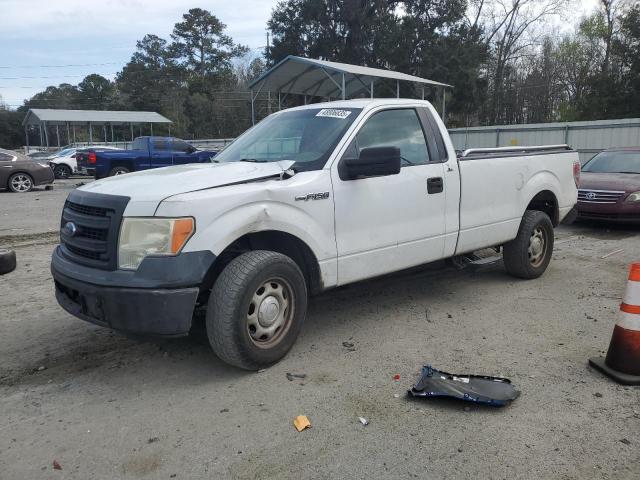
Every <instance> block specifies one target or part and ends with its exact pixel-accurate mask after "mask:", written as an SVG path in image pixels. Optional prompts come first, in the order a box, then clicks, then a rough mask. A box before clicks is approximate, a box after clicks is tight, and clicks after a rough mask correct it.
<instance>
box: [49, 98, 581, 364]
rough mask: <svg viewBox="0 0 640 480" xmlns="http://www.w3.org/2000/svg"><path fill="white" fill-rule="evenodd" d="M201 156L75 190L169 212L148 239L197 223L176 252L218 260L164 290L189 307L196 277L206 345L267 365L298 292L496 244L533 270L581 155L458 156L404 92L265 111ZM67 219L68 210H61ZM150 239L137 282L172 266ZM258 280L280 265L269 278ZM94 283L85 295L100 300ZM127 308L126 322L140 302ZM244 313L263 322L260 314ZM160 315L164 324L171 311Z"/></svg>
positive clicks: (540, 267) (528, 273) (531, 274)
mask: <svg viewBox="0 0 640 480" xmlns="http://www.w3.org/2000/svg"><path fill="white" fill-rule="evenodd" d="M309 125H310V127H308V129H307V130H305V128H307V126H309ZM303 143H304V145H303ZM257 145H259V146H260V148H258V146H257ZM400 147H402V148H400ZM287 152H290V153H287ZM289 155H290V157H289ZM245 156H246V157H247V158H243V157H245ZM251 157H255V158H251ZM309 159H311V160H309ZM213 162H214V163H211V164H196V165H182V166H175V167H167V168H160V169H156V170H148V171H144V172H139V173H132V174H128V175H123V176H118V177H113V178H107V179H104V180H100V181H96V182H94V183H92V184H89V185H86V186H84V187H81V189H79V190H80V191H81V192H79V193H80V194H79V195H77V196H76V197H77V201H85V200H83V198H84V197H82V192H86V193H87V194H89V193H97V194H106V195H109V196H117V197H108V198H111V199H113V198H115V199H125V200H126V202H127V203H126V207H125V206H123V207H122V208H123V209H124V213H123V217H124V219H125V222H126V219H127V218H132V217H156V218H166V219H170V220H156V221H155V222H156V223H155V224H153V222H151V221H149V222H147V223H148V226H146V227H144V228H148V229H149V230H148V231H150V232H154V233H153V234H152V235H151V236H153V235H166V233H161V232H167V230H166V221H171V222H174V221H177V220H176V219H181V218H184V217H191V218H193V219H194V222H193V225H194V226H195V229H194V230H193V229H192V230H191V231H190V233H189V235H190V237H188V241H187V242H186V244H183V245H184V246H183V247H182V249H181V250H179V251H178V254H177V255H175V252H173V253H174V257H175V256H180V255H182V254H189V253H192V254H196V256H197V258H205V257H202V256H201V255H202V254H204V255H205V256H207V255H208V256H209V257H211V258H213V259H214V260H212V261H213V262H214V263H213V265H212V267H211V269H209V272H214V273H215V275H214V278H213V279H212V278H211V276H210V275H207V276H205V277H204V278H203V279H202V284H201V285H197V286H196V287H197V288H196V287H194V285H193V284H190V285H185V286H184V287H185V288H186V287H188V288H186V289H185V290H180V291H167V292H166V295H170V294H175V295H183V294H184V295H183V296H182V297H180V298H181V299H182V302H183V304H185V305H186V307H185V308H186V309H187V310H188V308H189V307H190V305H191V304H189V303H188V298H194V297H193V295H195V294H194V293H193V290H194V288H196V290H197V292H196V293H197V295H198V297H197V302H204V303H199V304H200V305H202V306H205V305H208V306H207V308H208V311H207V320H206V321H207V331H208V332H209V339H210V342H211V344H212V347H213V348H214V350H215V351H216V353H218V355H219V356H221V358H223V359H224V360H226V361H228V362H229V363H232V364H234V365H238V366H241V367H243V368H250V369H252V368H256V367H260V366H264V365H268V364H271V363H273V362H274V361H277V360H278V359H279V358H281V357H282V356H283V355H284V354H285V353H286V351H287V350H288V348H290V346H291V345H292V344H293V341H294V340H295V336H296V335H297V332H298V331H299V328H300V325H301V322H302V319H303V318H304V314H305V311H306V292H307V291H315V292H317V291H319V290H322V289H327V288H332V287H335V286H339V285H344V284H348V283H351V282H355V281H358V280H363V279H367V278H372V277H375V276H378V275H383V274H387V273H390V272H395V271H400V270H403V269H406V268H409V267H414V266H417V265H421V264H425V263H428V262H432V261H435V260H439V259H445V258H449V257H453V256H457V255H461V254H465V253H468V252H472V251H474V250H479V249H482V248H487V247H500V246H504V260H505V266H506V267H507V270H508V271H509V272H510V273H512V274H514V275H516V276H519V277H522V278H535V277H537V276H539V275H541V274H542V273H543V272H544V270H545V269H546V267H547V265H548V262H549V261H550V259H551V253H552V250H553V225H556V224H557V223H559V222H560V221H561V220H562V219H563V218H564V217H565V216H566V215H567V213H568V212H569V211H570V210H571V209H572V208H573V206H574V205H575V203H576V201H577V186H576V184H577V180H578V179H577V176H578V175H579V162H578V154H577V153H576V152H574V151H572V150H570V149H569V148H568V147H566V146H554V147H542V148H527V147H516V148H514V149H508V148H507V149H495V150H489V151H467V152H465V153H464V154H463V155H461V156H460V157H458V156H457V155H456V152H455V151H454V148H453V145H452V143H451V140H450V138H449V136H448V133H447V130H446V128H445V126H444V124H443V123H442V121H441V120H440V118H439V117H438V115H437V113H436V111H435V109H434V108H433V107H432V106H431V105H430V104H429V103H428V102H426V101H419V100H406V99H374V100H351V101H342V102H332V103H323V104H312V105H306V106H302V107H297V108H294V109H289V110H284V111H281V112H277V113H274V114H273V115H271V116H270V117H268V119H267V120H265V121H264V123H262V122H261V123H260V124H258V125H256V126H255V127H254V128H252V129H250V130H249V131H247V132H246V133H245V134H243V135H242V136H240V137H239V138H238V139H236V140H235V141H234V142H233V143H232V144H231V145H230V146H228V147H227V148H226V149H225V150H223V151H222V152H221V153H220V154H219V155H217V156H216V157H215V158H214V159H213ZM359 172H360V173H359ZM74 198H75V197H74ZM99 198H105V201H108V200H107V197H100V196H96V197H93V199H91V198H87V199H86V201H88V202H90V206H94V205H96V204H95V202H98V206H99V202H100V200H99ZM110 201H112V202H113V200H110ZM77 208H80V209H81V208H82V205H80V206H79V207H77ZM74 215H76V214H74V212H68V216H69V218H75V217H74ZM63 218H64V217H63ZM79 218H80V217H79ZM137 222H138V223H140V222H141V221H137ZM162 222H165V223H162ZM130 223H134V222H133V221H131V222H130ZM142 223H144V222H142ZM154 225H155V226H154ZM163 225H164V226H163ZM67 227H68V228H67ZM73 227H74V225H67V226H65V228H67V231H66V233H65V235H73V233H74V228H73ZM154 228H155V229H156V230H154ZM162 228H165V230H161V229H162ZM172 228H173V227H172ZM181 228H185V227H184V225H183V227H181ZM274 233H275V234H276V235H275V236H274ZM171 235H173V234H172V233H171ZM256 235H258V236H256ZM142 237H144V236H142ZM67 238H69V237H67ZM127 238H128V240H127V242H128V243H127V249H128V250H126V251H127V252H131V251H137V250H136V248H138V247H136V244H135V242H136V241H137V240H135V238H136V237H135V235H129V237H127ZM157 238H159V237H153V238H151V239H146V238H140V239H139V241H140V245H141V246H140V248H146V247H145V245H146V243H145V242H147V241H151V242H152V244H153V245H154V246H153V249H150V250H148V251H149V252H151V253H149V254H148V257H155V258H149V260H153V261H150V262H149V264H151V263H153V270H149V269H145V268H143V267H144V265H145V261H146V260H144V256H143V257H141V258H143V260H142V263H139V265H140V270H142V271H143V272H144V274H145V275H151V273H153V275H152V276H151V280H148V278H147V277H146V276H145V282H146V283H145V285H148V287H147V288H149V289H152V288H153V282H154V281H155V280H154V279H155V278H156V276H154V275H160V276H161V273H160V272H162V268H169V267H163V263H162V262H164V261H165V260H162V258H163V257H161V256H158V255H157V254H155V253H154V252H158V249H164V250H163V254H164V255H167V249H168V248H169V247H168V246H166V243H165V244H164V246H163V245H162V242H160V243H158V240H157ZM171 238H173V236H172V237H171ZM172 241H173V240H172ZM254 241H255V242H256V246H254V245H253V244H252V242H254ZM132 242H133V243H132ZM154 242H155V243H154ZM291 242H293V243H291ZM181 245H182V244H181ZM265 246H266V248H265ZM62 247H64V245H62V246H61V248H62ZM72 247H73V245H72ZM150 248H151V247H150ZM288 248H290V249H291V251H289V250H287V249H288ZM307 248H308V250H309V251H310V252H311V254H312V257H313V258H309V255H307ZM256 250H258V251H256ZM265 250H268V251H265ZM145 251H146V250H145ZM171 253H172V252H169V256H171ZM211 254H212V255H211ZM56 255H57V256H56ZM64 255H65V251H64V249H62V250H58V251H57V252H56V253H55V254H54V267H55V268H54V269H53V271H54V276H55V275H56V274H57V275H58V277H57V278H56V280H57V281H58V283H59V284H60V285H62V287H64V282H65V281H66V282H69V283H70V285H72V286H69V287H64V288H67V290H64V291H63V292H62V293H61V294H60V295H61V298H67V297H65V295H67V293H65V292H67V291H71V292H72V297H73V298H76V297H78V296H79V295H80V296H81V295H83V293H82V292H79V293H77V294H76V293H73V292H75V291H76V290H75V289H77V288H80V287H78V285H79V284H78V283H73V278H71V279H68V278H67V276H69V275H75V274H76V270H75V267H74V266H73V263H72V261H73V258H72V257H73V256H72V255H71V254H67V257H69V258H67V259H65V258H64ZM198 255H200V256H198ZM193 258H195V257H193ZM278 259H279V260H278ZM203 261H204V260H203ZM56 262H57V263H56ZM233 262H236V263H235V264H234V265H235V266H234V267H233V271H232V269H231V267H230V265H231V264H232V263H233ZM292 262H293V266H292ZM56 265H58V266H57V267H56ZM166 265H169V263H166ZM296 265H297V266H296ZM296 268H299V271H297V270H296ZM56 269H57V270H56ZM58 270H62V271H58ZM79 272H80V273H81V274H82V275H84V276H83V278H85V279H86V278H90V276H91V270H90V269H87V268H84V267H83V269H81V270H79ZM150 272H151V273H150ZM274 272H278V273H274ZM122 273H123V272H105V271H101V272H100V273H99V274H97V276H99V277H100V278H101V279H102V280H101V281H103V282H105V283H108V284H109V285H112V284H113V283H114V282H119V281H121V280H120V279H122V281H125V280H126V281H127V282H129V281H130V280H129V279H130V277H131V279H132V280H131V281H134V280H136V273H137V272H136V273H131V272H130V273H128V274H127V275H128V276H127V275H122ZM65 275H66V276H65ZM78 275H79V274H78ZM265 275H267V277H265ZM270 275H276V277H273V278H274V280H273V282H271V280H268V278H271V277H269V276H270ZM278 275H284V277H283V278H280V277H278ZM300 275H303V276H302V277H301V276H300ZM140 276H141V277H142V276H144V275H143V274H142V273H140ZM112 277H113V278H114V280H111V279H112ZM220 279H222V280H220ZM281 280H282V281H281ZM140 281H141V280H140ZM208 282H209V283H208ZM252 282H263V285H262V286H260V284H255V285H254V283H252ZM264 282H266V283H264ZM270 282H271V283H270ZM134 284H135V285H137V283H134ZM292 284H293V285H292ZM73 285H75V286H73ZM130 285H131V283H129V284H127V285H119V284H118V285H116V286H117V287H118V288H121V287H122V288H124V287H127V288H128V286H130ZM270 285H271V286H270ZM299 287H300V288H299ZM100 288H101V287H97V290H95V291H94V290H92V291H90V292H88V293H87V295H89V296H90V297H91V298H93V297H95V296H98V297H99V296H100ZM265 289H266V291H268V292H270V293H269V294H266V293H264V292H265ZM250 290H251V291H250ZM123 291H125V293H127V294H128V295H133V296H135V295H139V294H140V295H142V294H143V293H144V292H141V291H139V290H136V291H134V292H133V293H131V292H129V290H123ZM209 292H211V295H210V296H209ZM216 292H217V293H216ZM252 292H253V293H252ZM283 292H288V293H283ZM302 292H304V293H302ZM153 295H159V293H158V291H155V290H154V291H153V294H152V296H151V298H152V299H154V300H151V301H160V300H155V298H156V297H154V296H153ZM189 295H191V296H190V297H189ZM288 295H291V296H292V298H289V297H288ZM296 295H297V297H298V298H296ZM300 295H302V297H303V298H304V301H303V300H301V299H300ZM187 297H188V298H187ZM135 298H137V297H135ZM167 298H169V297H167ZM185 298H187V300H184V299H185ZM229 299H233V300H229ZM64 301H65V302H67V304H68V306H67V308H68V309H69V311H72V312H75V311H76V310H77V309H78V308H79V307H78V306H74V305H72V304H73V301H72V302H71V303H69V300H68V298H67V299H66V300H64ZM97 302H98V303H99V302H102V300H99V301H97ZM192 302H196V300H195V299H194V300H192ZM225 302H231V303H225ZM233 302H236V303H233ZM242 302H248V303H247V304H246V305H244V304H243V303H242ZM69 305H71V306H69ZM294 307H299V312H301V313H297V312H296V313H295V315H294V317H295V318H294V319H293V320H291V321H292V322H293V323H286V322H285V321H284V320H282V318H284V317H283V315H293V314H291V313H290V311H289V310H287V309H290V308H294ZM118 308H119V306H118ZM74 309H76V310H74ZM131 309H132V313H131V314H130V315H131V318H133V319H134V320H135V321H136V325H137V324H138V322H137V320H138V318H139V317H138V316H137V310H135V309H133V307H131ZM118 311H119V310H118ZM234 312H235V313H234ZM283 312H284V313H283ZM287 312H289V313H287ZM189 314H190V311H187V312H184V311H183V312H182V317H181V318H182V319H183V324H188V323H189V322H188V321H184V315H189ZM83 315H84V317H81V318H85V319H86V318H87V317H88V316H89V317H90V315H88V314H83ZM256 315H257V316H258V317H259V318H260V319H261V320H260V322H263V323H257V322H258V320H256ZM296 315H297V316H296ZM300 315H301V317H300ZM281 317H282V318H281ZM278 319H279V320H278ZM90 321H91V320H90ZM100 321H102V322H103V323H105V322H106V323H108V322H109V320H108V319H107V320H104V319H103V320H100ZM162 321H163V322H165V323H163V326H165V327H166V322H171V321H172V320H171V318H163V319H162ZM276 321H278V322H279V321H283V322H284V323H282V325H283V327H282V328H283V330H282V331H281V332H280V333H277V332H278V331H280V330H274V328H275V327H272V326H273V325H275V323H273V322H276ZM287 321H289V320H287ZM98 323H100V322H98ZM287 325H289V326H287ZM121 328H122V327H121ZM138 328H142V327H140V326H138ZM149 328H151V329H153V328H155V327H154V326H153V325H152V326H151V327H149ZM278 328H280V327H278ZM289 328H291V329H292V330H291V331H292V333H291V335H289V336H287V335H288V333H287V332H288V330H287V329H289ZM269 329H271V330H269ZM165 330H166V329H165ZM169 330H170V329H169ZM263 331H264V332H267V333H265V335H264V337H263V336H261V335H262V332H263ZM282 332H284V333H282ZM182 333H184V332H183V331H180V332H176V334H182ZM270 335H273V336H270ZM227 337H228V338H227ZM223 338H224V339H225V340H224V341H223V340H222V339H223ZM274 339H279V340H277V341H276V340H274ZM278 342H281V343H278ZM282 342H284V343H282Z"/></svg>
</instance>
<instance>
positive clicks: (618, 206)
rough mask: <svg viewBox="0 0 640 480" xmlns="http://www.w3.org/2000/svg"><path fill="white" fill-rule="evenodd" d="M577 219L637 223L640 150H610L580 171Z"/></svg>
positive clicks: (639, 205)
mask: <svg viewBox="0 0 640 480" xmlns="http://www.w3.org/2000/svg"><path fill="white" fill-rule="evenodd" d="M576 208H577V211H578V219H588V220H607V221H614V222H624V223H640V147H636V148H613V149H609V150H605V151H604V152H601V153H599V154H597V155H596V156H595V157H593V158H592V159H591V160H589V161H588V162H587V163H585V164H584V166H583V167H582V175H581V179H580V188H579V190H578V203H577V205H576Z"/></svg>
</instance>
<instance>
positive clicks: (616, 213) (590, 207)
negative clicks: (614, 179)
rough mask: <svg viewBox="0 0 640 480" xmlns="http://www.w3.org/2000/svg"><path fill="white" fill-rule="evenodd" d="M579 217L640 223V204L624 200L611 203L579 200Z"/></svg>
mask: <svg viewBox="0 0 640 480" xmlns="http://www.w3.org/2000/svg"><path fill="white" fill-rule="evenodd" d="M576 208H577V210H578V218H579V219H581V220H606V221H608V222H618V223H640V204H638V203H624V202H622V201H619V202H616V203H609V204H601V203H592V202H580V201H579V202H578V203H577V205H576Z"/></svg>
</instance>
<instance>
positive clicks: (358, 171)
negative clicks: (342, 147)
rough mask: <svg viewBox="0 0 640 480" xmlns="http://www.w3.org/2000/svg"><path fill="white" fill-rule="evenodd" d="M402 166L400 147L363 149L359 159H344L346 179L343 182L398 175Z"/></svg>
mask: <svg viewBox="0 0 640 480" xmlns="http://www.w3.org/2000/svg"><path fill="white" fill-rule="evenodd" d="M401 164H402V160H401V157H400V149H399V148H398V147H370V148H363V149H362V151H360V156H359V157H358V158H345V159H344V174H345V175H344V176H345V177H346V178H343V180H355V179H357V178H363V177H382V176H387V175H397V174H398V173H400V165H401ZM341 176H342V175H341Z"/></svg>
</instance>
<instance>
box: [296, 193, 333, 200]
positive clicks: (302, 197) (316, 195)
mask: <svg viewBox="0 0 640 480" xmlns="http://www.w3.org/2000/svg"><path fill="white" fill-rule="evenodd" d="M327 198H329V192H320V193H307V194H306V195H298V196H297V197H296V201H298V200H303V201H305V202H306V201H308V200H326V199H327Z"/></svg>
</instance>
